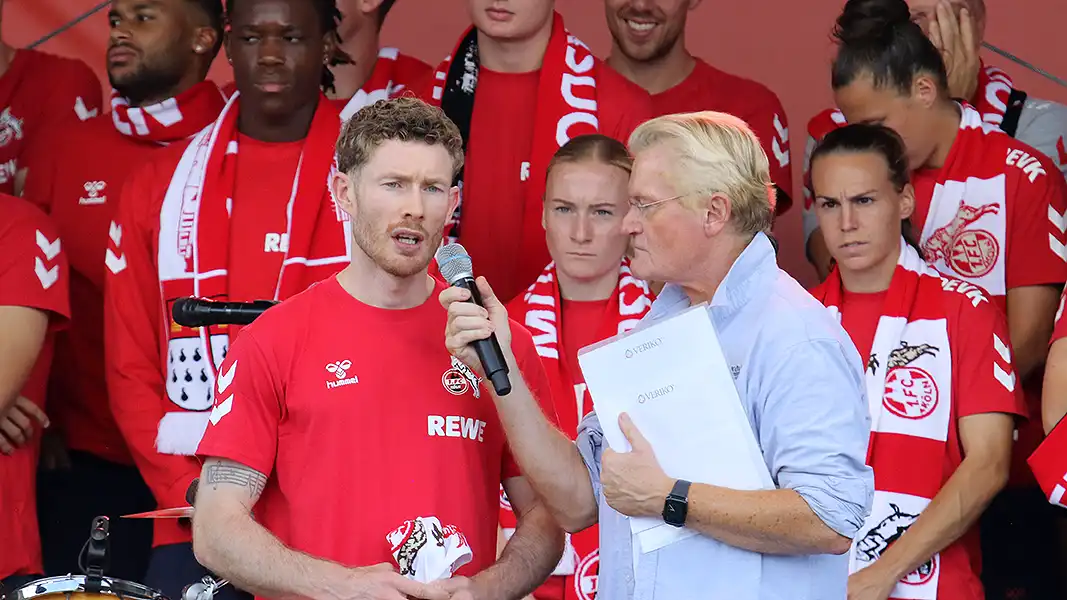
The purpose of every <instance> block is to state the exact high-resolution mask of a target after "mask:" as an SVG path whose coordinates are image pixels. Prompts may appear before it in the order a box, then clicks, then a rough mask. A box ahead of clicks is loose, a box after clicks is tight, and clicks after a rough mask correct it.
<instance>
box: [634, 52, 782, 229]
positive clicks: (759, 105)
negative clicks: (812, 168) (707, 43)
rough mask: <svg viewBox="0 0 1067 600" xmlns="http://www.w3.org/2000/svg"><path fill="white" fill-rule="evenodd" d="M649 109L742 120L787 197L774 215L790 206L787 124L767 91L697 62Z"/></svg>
mask: <svg viewBox="0 0 1067 600" xmlns="http://www.w3.org/2000/svg"><path fill="white" fill-rule="evenodd" d="M652 107H653V108H654V109H655V111H656V115H669V114H674V113H687V112H698V111H703V110H714V111H718V112H724V113H729V114H731V115H734V116H736V117H739V118H741V119H744V121H745V122H746V123H748V124H749V126H750V127H751V128H752V131H753V132H755V134H756V135H757V136H758V137H759V139H760V143H761V144H762V145H763V150H764V152H766V153H767V159H768V160H769V161H770V165H771V180H772V181H774V183H775V185H777V186H778V187H779V188H780V189H781V190H782V191H783V192H785V193H786V194H787V195H788V196H787V197H785V198H779V200H778V203H777V205H776V207H775V213H776V214H779V215H780V214H782V213H784V212H785V211H787V210H789V207H790V206H792V204H793V201H792V199H791V196H792V195H793V192H792V190H793V174H792V167H791V166H790V163H791V161H790V158H789V121H788V120H787V119H786V116H785V109H784V108H782V102H781V100H779V99H778V96H777V95H776V94H775V93H774V92H772V91H771V90H770V88H768V87H767V86H765V85H763V84H761V83H758V82H756V81H753V80H751V79H745V78H744V77H738V76H737V75H732V74H730V73H727V72H725V71H720V70H719V69H716V68H715V67H713V66H711V65H709V64H708V63H706V62H704V61H702V60H700V59H699V58H698V59H696V66H694V67H693V72H692V73H690V74H689V76H688V77H686V78H685V79H684V80H683V81H682V82H681V83H679V84H678V85H676V86H674V87H672V88H670V89H669V90H666V91H664V92H660V93H659V94H654V95H653V96H652Z"/></svg>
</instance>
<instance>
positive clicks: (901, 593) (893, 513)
mask: <svg viewBox="0 0 1067 600" xmlns="http://www.w3.org/2000/svg"><path fill="white" fill-rule="evenodd" d="M811 180H812V187H813V191H814V193H815V211H816V215H817V217H818V219H819V226H820V228H821V229H822V231H823V235H824V236H825V237H826V242H827V246H828V247H829V249H830V252H831V255H832V256H833V258H834V260H835V261H836V266H835V268H834V269H833V270H832V271H831V272H830V276H829V277H828V278H827V280H826V281H825V282H824V283H823V284H822V285H820V286H819V287H818V288H816V289H815V290H814V291H813V292H812V293H813V295H814V296H815V297H816V298H817V299H819V300H820V301H821V302H822V303H823V304H825V305H826V306H827V307H829V308H830V309H831V310H832V311H834V312H835V313H837V314H838V315H839V317H840V319H841V324H842V326H843V327H844V328H845V330H846V331H847V332H848V333H849V336H850V337H851V338H852V341H853V343H854V344H855V345H856V349H857V350H858V351H859V353H860V356H861V357H862V358H863V361H864V364H866V365H867V369H866V371H865V376H866V382H867V395H868V402H869V406H870V413H871V414H870V416H871V438H870V443H869V446H868V451H867V464H868V465H870V466H871V468H873V469H874V479H875V493H874V503H873V506H872V509H871V513H870V515H869V516H868V517H867V520H866V522H865V523H864V525H863V527H861V528H860V531H859V533H858V534H857V535H856V537H855V538H854V542H853V544H852V548H851V551H850V558H849V570H850V572H851V573H852V575H851V576H850V578H849V585H848V597H849V598H850V600H851V599H864V600H885V599H886V598H937V599H939V600H945V599H949V600H980V599H982V598H984V597H985V596H984V593H983V589H982V584H981V582H980V581H979V577H978V572H977V571H976V568H975V565H977V564H979V543H978V538H977V529H976V528H975V527H974V525H975V524H976V522H977V520H978V518H979V516H980V515H981V514H982V511H983V510H985V507H986V506H987V505H988V503H989V502H990V501H991V500H992V499H993V497H994V496H995V495H996V494H997V492H999V491H1000V489H1001V488H1002V487H1003V486H1004V484H1005V483H1006V482H1007V479H1008V471H1009V466H1010V464H1011V446H1012V430H1013V429H1014V426H1015V423H1014V416H1016V415H1024V414H1025V412H1024V411H1025V407H1024V406H1023V403H1022V397H1021V394H1019V393H1018V391H1017V389H1016V387H1015V380H1014V378H1012V376H1011V375H1010V374H1011V372H1012V365H1011V350H1010V348H1011V344H1010V341H1009V339H1008V335H1007V325H1006V323H1005V322H1004V317H1003V316H1002V315H1001V313H1000V312H999V311H998V310H997V308H996V307H995V306H994V305H993V304H992V303H990V302H989V301H988V299H987V298H986V296H985V293H984V292H983V291H982V290H981V289H979V288H978V287H977V286H974V285H971V284H968V283H966V282H963V281H960V280H957V279H951V278H948V277H943V276H941V275H940V274H938V272H937V271H936V270H934V269H933V268H932V267H931V266H929V265H928V264H927V263H926V262H925V261H924V260H923V258H922V256H921V255H920V252H919V251H918V249H917V248H915V247H914V245H913V244H914V243H913V242H909V240H908V239H907V235H909V234H908V229H909V226H908V225H907V223H908V219H909V217H911V216H912V213H913V212H914V210H915V206H916V196H915V190H914V188H913V187H912V185H911V183H910V182H909V178H908V162H907V159H906V157H905V150H904V145H903V142H902V141H901V139H900V137H899V136H897V135H896V134H895V133H894V132H893V131H892V130H890V129H887V128H886V127H883V126H880V125H849V126H846V127H844V128H842V129H838V130H836V131H833V132H831V133H830V134H828V135H827V136H826V137H825V138H824V140H823V141H822V143H821V144H820V145H819V146H817V147H816V149H815V150H814V152H813V153H812V160H811Z"/></svg>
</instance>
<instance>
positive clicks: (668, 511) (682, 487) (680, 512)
mask: <svg viewBox="0 0 1067 600" xmlns="http://www.w3.org/2000/svg"><path fill="white" fill-rule="evenodd" d="M690 485H691V484H690V483H689V482H688V481H686V480H684V479H679V480H678V481H676V482H674V489H672V490H671V493H669V494H667V500H666V501H665V502H664V503H663V520H664V521H666V522H667V524H668V525H674V526H675V527H681V526H682V525H685V516H686V514H687V513H688V511H689V486H690Z"/></svg>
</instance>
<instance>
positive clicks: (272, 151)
mask: <svg viewBox="0 0 1067 600" xmlns="http://www.w3.org/2000/svg"><path fill="white" fill-rule="evenodd" d="M237 144H238V146H239V147H240V149H241V150H240V153H239V154H238V159H237V182H236V185H235V188H236V190H235V192H234V200H233V209H232V210H233V212H232V213H231V219H232V220H231V221H230V231H231V234H230V291H229V296H230V297H229V300H230V301H231V302H248V301H252V300H270V299H271V298H274V288H275V286H277V284H278V272H279V271H281V268H282V261H283V260H284V259H285V251H286V250H287V249H288V247H289V237H288V234H286V233H285V223H286V214H285V211H286V207H287V206H288V205H289V198H290V196H291V194H292V188H293V177H294V176H296V167H297V165H298V164H299V163H300V152H301V151H302V150H303V148H304V140H298V141H295V142H288V143H280V144H272V143H266V142H260V141H257V140H255V139H252V138H250V137H248V136H246V135H241V134H239V135H238V138H237Z"/></svg>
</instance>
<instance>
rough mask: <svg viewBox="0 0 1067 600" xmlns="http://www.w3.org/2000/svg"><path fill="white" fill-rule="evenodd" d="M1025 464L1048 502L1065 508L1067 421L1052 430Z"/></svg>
mask: <svg viewBox="0 0 1067 600" xmlns="http://www.w3.org/2000/svg"><path fill="white" fill-rule="evenodd" d="M1027 464H1029V465H1030V470H1031V471H1033V473H1034V479H1036V480H1037V484H1038V485H1039V486H1040V487H1041V491H1043V492H1045V497H1046V498H1048V501H1049V502H1050V503H1052V504H1057V505H1059V506H1062V507H1065V508H1067V498H1064V496H1065V495H1067V419H1061V420H1060V422H1059V423H1058V424H1057V425H1056V426H1055V427H1053V428H1052V431H1050V432H1049V434H1048V436H1047V437H1045V440H1044V441H1043V442H1041V445H1040V446H1038V447H1037V450H1035V451H1034V453H1033V454H1031V455H1030V458H1029V459H1027Z"/></svg>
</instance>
